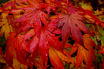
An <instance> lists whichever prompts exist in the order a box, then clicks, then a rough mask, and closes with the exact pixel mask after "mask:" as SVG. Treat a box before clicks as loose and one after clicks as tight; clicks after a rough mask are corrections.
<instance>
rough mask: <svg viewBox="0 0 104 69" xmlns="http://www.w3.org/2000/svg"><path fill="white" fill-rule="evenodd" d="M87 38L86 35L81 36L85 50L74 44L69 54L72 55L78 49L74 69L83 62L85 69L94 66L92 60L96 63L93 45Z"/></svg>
mask: <svg viewBox="0 0 104 69" xmlns="http://www.w3.org/2000/svg"><path fill="white" fill-rule="evenodd" d="M89 37H90V36H89V35H88V34H86V35H84V36H83V39H84V46H85V48H87V49H85V48H84V47H83V46H82V45H80V44H78V43H75V44H74V46H73V48H72V51H71V52H70V54H73V53H74V52H76V51H77V49H78V52H77V56H76V67H79V66H80V65H81V64H82V63H83V61H85V63H86V65H87V69H89V68H91V67H92V66H94V65H93V61H92V59H94V61H95V62H96V58H95V54H94V50H93V48H92V47H93V46H95V43H94V42H93V41H92V40H91V39H90V38H89ZM74 48H75V49H74Z"/></svg>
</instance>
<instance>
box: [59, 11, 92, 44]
mask: <svg viewBox="0 0 104 69" xmlns="http://www.w3.org/2000/svg"><path fill="white" fill-rule="evenodd" d="M82 21H83V17H82V16H81V15H79V14H77V13H73V14H70V15H64V16H63V18H62V19H61V20H60V21H59V24H58V26H59V27H60V26H62V25H63V27H62V39H63V42H65V41H66V40H67V39H68V37H69V36H70V35H71V36H72V39H73V40H75V41H77V42H79V43H80V44H82V43H83V38H82V34H81V31H83V32H84V33H90V31H89V29H88V28H87V26H86V25H85V24H84V23H83V22H82Z"/></svg>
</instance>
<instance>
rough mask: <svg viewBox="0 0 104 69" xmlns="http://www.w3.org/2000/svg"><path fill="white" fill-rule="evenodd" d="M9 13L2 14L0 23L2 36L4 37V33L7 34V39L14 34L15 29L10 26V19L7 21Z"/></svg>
mask: <svg viewBox="0 0 104 69" xmlns="http://www.w3.org/2000/svg"><path fill="white" fill-rule="evenodd" d="M7 16H8V13H2V14H1V18H2V19H1V22H0V27H1V29H0V35H3V33H4V34H5V38H7V37H8V35H9V32H13V28H12V26H11V25H9V23H8V19H7Z"/></svg>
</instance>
